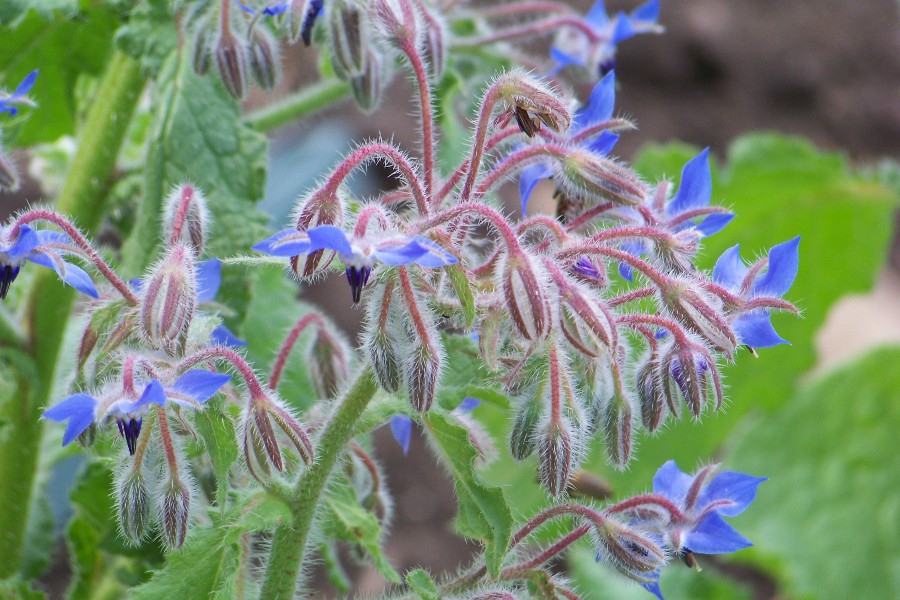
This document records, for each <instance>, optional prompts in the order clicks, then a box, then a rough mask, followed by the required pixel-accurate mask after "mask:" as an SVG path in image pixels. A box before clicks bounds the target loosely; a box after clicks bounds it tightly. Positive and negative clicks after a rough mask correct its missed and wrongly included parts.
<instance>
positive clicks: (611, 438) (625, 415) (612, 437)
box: [601, 366, 634, 469]
mask: <svg viewBox="0 0 900 600" xmlns="http://www.w3.org/2000/svg"><path fill="white" fill-rule="evenodd" d="M613 374H614V376H615V392H614V393H613V395H612V397H611V398H610V399H609V402H607V403H606V405H605V406H604V407H603V410H602V413H601V423H602V428H603V437H604V440H605V441H606V453H607V455H608V456H609V460H610V462H612V464H613V466H615V467H617V468H619V469H624V468H625V466H626V465H627V464H628V461H630V460H631V449H632V443H633V436H634V427H633V425H632V423H633V421H634V409H633V408H632V407H633V405H634V401H633V400H632V398H631V395H630V391H629V389H628V388H626V387H625V386H624V385H622V377H621V374H620V372H619V368H618V366H614V367H613Z"/></svg>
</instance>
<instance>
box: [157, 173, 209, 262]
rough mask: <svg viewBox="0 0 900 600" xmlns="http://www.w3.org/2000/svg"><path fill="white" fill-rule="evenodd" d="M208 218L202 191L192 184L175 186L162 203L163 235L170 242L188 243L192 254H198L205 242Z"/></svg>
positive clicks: (200, 252)
mask: <svg viewBox="0 0 900 600" xmlns="http://www.w3.org/2000/svg"><path fill="white" fill-rule="evenodd" d="M209 219H210V217H209V209H208V208H207V207H206V196H204V195H203V192H202V191H200V190H199V189H198V188H196V187H194V186H193V185H188V184H183V185H179V186H176V187H175V188H174V189H173V190H172V191H171V192H170V193H169V195H168V196H166V200H165V203H164V205H163V220H162V222H163V237H164V239H166V240H168V241H169V243H172V244H174V243H176V242H183V243H185V244H188V245H189V246H190V247H191V248H192V249H193V251H194V256H200V255H201V254H202V253H203V246H204V243H205V242H206V232H207V230H208V229H209ZM173 237H174V239H173Z"/></svg>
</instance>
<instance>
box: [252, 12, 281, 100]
mask: <svg viewBox="0 0 900 600" xmlns="http://www.w3.org/2000/svg"><path fill="white" fill-rule="evenodd" d="M251 35H252V37H251V39H250V45H249V47H248V48H247V63H248V64H249V66H250V73H251V74H252V75H253V79H254V80H255V81H256V83H257V85H259V87H261V88H262V89H264V90H266V91H269V90H271V89H273V88H274V87H275V86H276V85H278V81H279V80H280V79H281V58H280V56H279V54H278V42H277V41H276V40H275V38H274V37H272V34H271V33H269V32H268V31H267V30H266V29H264V28H262V27H254V28H253V33H252V34H251Z"/></svg>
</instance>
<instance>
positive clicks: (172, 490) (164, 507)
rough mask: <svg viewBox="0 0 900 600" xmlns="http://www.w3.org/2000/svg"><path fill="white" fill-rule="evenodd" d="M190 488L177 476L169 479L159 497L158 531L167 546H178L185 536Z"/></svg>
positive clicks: (189, 504)
mask: <svg viewBox="0 0 900 600" xmlns="http://www.w3.org/2000/svg"><path fill="white" fill-rule="evenodd" d="M190 509H191V490H190V488H189V487H188V486H186V485H185V484H184V483H182V482H181V480H180V479H178V478H177V477H172V478H170V479H169V481H168V483H167V484H166V486H165V488H164V489H163V491H162V495H161V496H160V498H159V509H158V510H159V520H160V533H161V534H162V539H163V542H164V543H165V544H166V546H168V547H169V548H180V547H181V545H182V544H183V543H184V539H185V538H186V537H187V532H188V525H189V518H190Z"/></svg>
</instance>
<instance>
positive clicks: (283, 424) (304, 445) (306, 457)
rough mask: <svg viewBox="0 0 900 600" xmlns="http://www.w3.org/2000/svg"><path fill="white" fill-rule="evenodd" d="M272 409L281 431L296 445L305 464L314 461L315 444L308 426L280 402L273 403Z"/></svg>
mask: <svg viewBox="0 0 900 600" xmlns="http://www.w3.org/2000/svg"><path fill="white" fill-rule="evenodd" d="M270 410H271V413H272V418H273V419H274V420H275V423H276V424H277V425H278V427H279V428H281V431H282V432H283V433H284V435H285V436H286V437H287V439H288V440H289V441H290V442H291V444H292V445H293V446H294V449H295V450H296V451H297V454H298V455H299V456H300V459H301V460H302V461H303V462H304V463H305V464H310V463H312V461H313V445H312V441H310V439H309V433H307V431H306V428H305V427H303V425H301V424H300V421H298V420H297V419H296V418H295V417H294V415H292V414H291V413H290V411H288V410H287V409H286V408H284V407H283V406H281V405H280V404H274V403H273V404H272V406H271V408H270Z"/></svg>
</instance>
